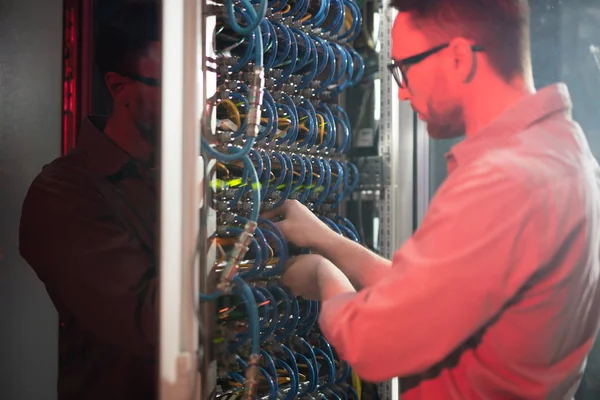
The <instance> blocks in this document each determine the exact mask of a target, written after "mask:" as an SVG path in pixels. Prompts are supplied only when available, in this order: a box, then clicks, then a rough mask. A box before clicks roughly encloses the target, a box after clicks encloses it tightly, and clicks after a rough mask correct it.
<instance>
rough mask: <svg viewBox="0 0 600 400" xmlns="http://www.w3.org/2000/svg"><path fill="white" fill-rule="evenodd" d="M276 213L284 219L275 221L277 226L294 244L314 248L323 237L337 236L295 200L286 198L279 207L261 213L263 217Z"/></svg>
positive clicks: (275, 214)
mask: <svg viewBox="0 0 600 400" xmlns="http://www.w3.org/2000/svg"><path fill="white" fill-rule="evenodd" d="M278 215H281V216H283V218H284V219H283V220H282V221H279V222H277V223H276V224H277V227H278V228H279V229H280V230H281V233H283V236H285V238H286V239H287V240H288V241H290V242H292V243H294V244H295V245H296V246H299V247H305V248H309V249H313V250H314V249H315V247H316V246H317V245H318V244H319V243H322V242H323V241H324V240H325V239H331V238H332V237H335V236H339V235H338V234H337V233H335V232H334V231H332V230H331V229H330V228H329V227H328V226H327V225H325V224H324V223H323V222H322V221H321V220H320V219H319V218H318V217H317V216H316V215H314V214H313V213H312V212H311V211H310V210H309V209H308V208H306V206H304V205H303V204H302V203H300V202H299V201H297V200H286V201H285V203H283V205H282V206H281V207H279V208H276V209H274V210H271V211H267V212H265V213H263V217H265V218H273V217H275V216H278Z"/></svg>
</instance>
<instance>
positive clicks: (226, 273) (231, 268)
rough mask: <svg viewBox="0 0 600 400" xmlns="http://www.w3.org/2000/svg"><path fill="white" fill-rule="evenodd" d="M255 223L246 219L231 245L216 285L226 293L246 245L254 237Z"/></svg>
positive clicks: (242, 257) (246, 247) (244, 253)
mask: <svg viewBox="0 0 600 400" xmlns="http://www.w3.org/2000/svg"><path fill="white" fill-rule="evenodd" d="M257 225H258V224H257V223H256V222H255V221H248V222H247V223H246V225H245V226H244V231H243V232H242V233H241V234H240V236H239V237H238V240H237V242H235V245H234V247H233V251H232V252H231V253H230V255H229V259H228V260H227V265H226V266H225V269H224V270H223V274H222V275H221V281H220V282H219V284H218V285H217V289H219V290H222V291H223V292H225V293H228V292H229V291H230V290H231V283H232V281H233V278H234V277H235V275H236V274H237V270H238V267H239V265H240V262H241V261H242V260H243V259H244V256H245V255H246V252H247V251H248V246H249V245H250V242H251V241H252V239H254V231H255V230H256V227H257Z"/></svg>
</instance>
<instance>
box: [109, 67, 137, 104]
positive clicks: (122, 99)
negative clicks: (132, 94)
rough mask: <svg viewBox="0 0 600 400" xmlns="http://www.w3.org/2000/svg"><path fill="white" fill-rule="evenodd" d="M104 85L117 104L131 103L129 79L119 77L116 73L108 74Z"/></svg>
mask: <svg viewBox="0 0 600 400" xmlns="http://www.w3.org/2000/svg"><path fill="white" fill-rule="evenodd" d="M104 83H105V84H106V87H107V88H108V91H109V92H110V96H111V97H112V98H113V100H114V102H115V103H121V104H127V103H129V100H128V98H127V97H128V96H129V93H128V92H129V86H130V85H129V84H130V83H131V82H130V79H129V78H126V77H124V76H122V75H119V74H117V73H116V72H107V73H106V74H105V75H104Z"/></svg>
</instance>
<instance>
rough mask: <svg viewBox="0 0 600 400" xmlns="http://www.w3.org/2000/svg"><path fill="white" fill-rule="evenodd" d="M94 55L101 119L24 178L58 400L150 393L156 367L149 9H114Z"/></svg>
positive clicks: (24, 233)
mask: <svg viewBox="0 0 600 400" xmlns="http://www.w3.org/2000/svg"><path fill="white" fill-rule="evenodd" d="M96 62H97V64H98V67H99V69H100V71H101V72H102V74H103V76H104V81H105V83H106V87H107V88H108V91H109V92H110V94H111V97H112V103H113V104H112V111H111V114H110V116H109V117H108V118H103V117H89V118H88V119H87V120H86V121H84V123H83V125H82V128H81V131H80V133H79V137H78V143H77V146H76V148H75V149H74V150H73V151H72V152H70V153H69V154H68V155H66V156H64V157H61V158H59V159H57V160H55V161H54V162H52V163H51V164H49V165H47V166H45V167H44V169H43V171H42V172H41V173H40V174H39V175H38V177H37V178H36V179H35V180H34V182H33V183H32V185H31V188H30V189H29V192H28V194H27V197H26V199H25V202H24V204H23V210H22V215H21V227H20V251H21V255H22V256H23V257H24V258H25V260H27V262H28V263H29V265H31V267H32V268H33V269H34V270H35V272H36V273H37V275H38V277H39V278H40V279H41V280H42V281H43V282H44V284H45V285H46V289H47V291H48V294H49V295H50V297H51V299H52V301H53V303H54V305H55V307H56V309H57V310H58V313H59V318H60V327H59V330H60V334H59V342H60V343H59V356H60V361H59V364H60V365H59V377H58V399H59V400H71V399H72V400H96V399H97V400H108V399H110V400H121V399H123V400H137V399H140V400H141V399H143V400H149V399H150V400H151V399H153V398H155V397H156V393H157V369H158V368H157V362H156V360H157V349H156V347H157V330H158V326H157V320H158V315H157V307H158V305H157V304H156V301H157V300H156V297H157V290H158V281H157V276H158V271H157V267H158V265H157V258H156V255H155V253H156V237H155V236H156V232H155V227H156V214H157V209H156V187H155V183H154V173H153V172H154V171H153V168H154V164H153V160H154V147H155V142H156V137H157V132H158V129H159V126H160V124H159V120H160V118H159V117H160V94H161V90H160V79H159V78H160V76H161V45H160V7H159V5H158V4H157V3H153V2H144V3H133V4H128V5H126V6H125V7H123V8H122V9H120V10H118V11H117V12H116V13H115V14H114V15H113V16H112V17H111V18H110V19H109V20H108V22H107V23H106V24H105V25H104V26H102V27H101V28H100V31H99V34H98V38H97V44H96ZM50 133H51V132H50ZM55 134H56V133H55Z"/></svg>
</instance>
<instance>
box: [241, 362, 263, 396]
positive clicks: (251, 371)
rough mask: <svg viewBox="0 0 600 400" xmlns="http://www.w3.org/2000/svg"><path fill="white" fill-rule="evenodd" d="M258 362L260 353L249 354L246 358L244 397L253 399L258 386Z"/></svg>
mask: <svg viewBox="0 0 600 400" xmlns="http://www.w3.org/2000/svg"><path fill="white" fill-rule="evenodd" d="M259 364H260V354H250V358H249V359H248V367H247V368H246V376H245V378H246V379H245V383H244V399H245V400H253V399H254V397H255V396H256V391H257V390H256V389H257V388H258V373H259V369H258V367H259Z"/></svg>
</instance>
